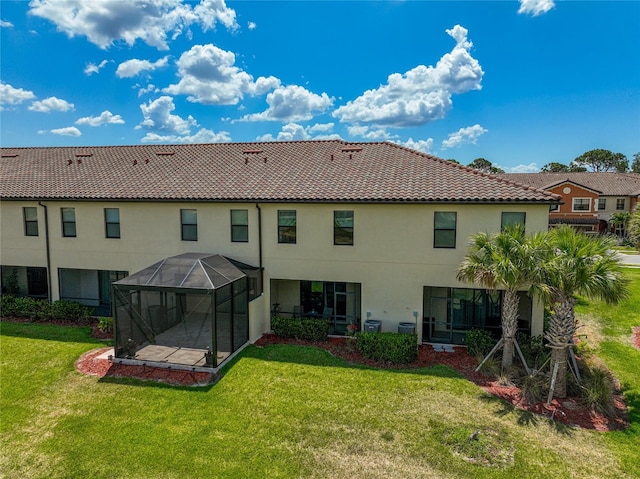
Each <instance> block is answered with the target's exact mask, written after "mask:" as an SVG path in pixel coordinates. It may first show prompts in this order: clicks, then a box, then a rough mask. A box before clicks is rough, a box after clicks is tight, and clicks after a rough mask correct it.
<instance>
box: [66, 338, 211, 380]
mask: <svg viewBox="0 0 640 479" xmlns="http://www.w3.org/2000/svg"><path fill="white" fill-rule="evenodd" d="M110 350H112V348H110V347H106V348H99V349H94V350H92V351H89V352H87V353H84V354H83V355H82V356H80V359H78V360H77V361H76V369H77V370H78V371H80V372H81V373H84V374H90V375H92V376H98V377H100V378H103V377H114V378H135V379H141V380H143V381H156V382H162V383H166V384H172V385H174V386H208V385H210V384H212V383H213V382H214V381H215V379H216V375H215V374H214V373H208V372H200V371H195V372H194V371H188V370H181V369H168V368H155V367H150V366H133V365H130V364H115V363H112V362H111V361H109V360H108V359H101V358H98V356H100V355H103V354H104V353H106V352H107V351H110Z"/></svg>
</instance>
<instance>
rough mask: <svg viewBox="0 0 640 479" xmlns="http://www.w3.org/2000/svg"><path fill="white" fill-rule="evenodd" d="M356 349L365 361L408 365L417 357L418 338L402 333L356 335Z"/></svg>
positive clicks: (364, 333) (361, 333)
mask: <svg viewBox="0 0 640 479" xmlns="http://www.w3.org/2000/svg"><path fill="white" fill-rule="evenodd" d="M356 338H357V342H356V344H357V347H358V351H359V352H360V354H362V356H363V357H365V358H367V359H372V360H374V361H384V362H390V363H393V364H409V363H412V362H413V361H415V360H416V359H417V357H418V337H417V335H415V334H403V333H388V332H385V333H378V332H367V331H365V332H360V333H356Z"/></svg>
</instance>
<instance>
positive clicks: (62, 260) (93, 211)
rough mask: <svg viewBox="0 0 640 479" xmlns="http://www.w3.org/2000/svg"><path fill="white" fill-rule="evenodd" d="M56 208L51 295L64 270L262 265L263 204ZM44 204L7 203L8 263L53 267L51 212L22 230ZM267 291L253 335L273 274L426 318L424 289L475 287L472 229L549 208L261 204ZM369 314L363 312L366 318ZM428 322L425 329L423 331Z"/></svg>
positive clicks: (536, 322) (544, 219) (262, 318)
mask: <svg viewBox="0 0 640 479" xmlns="http://www.w3.org/2000/svg"><path fill="white" fill-rule="evenodd" d="M45 204H46V205H47V207H48V214H49V240H50V251H51V269H52V272H51V275H50V276H51V279H52V283H51V290H52V299H57V298H59V294H60V292H59V284H58V274H57V271H58V269H60V268H69V269H91V270H116V271H129V272H130V273H133V272H136V271H139V270H141V269H143V268H145V267H147V266H149V265H150V264H153V263H154V262H157V261H160V260H161V259H163V258H166V257H168V256H174V255H177V254H181V253H185V252H206V253H219V254H222V255H224V256H228V257H230V258H233V259H235V260H238V261H241V262H244V263H247V264H250V265H253V266H258V265H259V241H258V236H259V235H258V214H259V210H258V208H257V207H256V205H255V204H249V203H247V204H232V203H226V204H223V203H203V202H201V203H196V202H194V203H177V202H172V203H159V202H156V203H150V202H128V203H125V202H74V201H68V202H62V201H56V202H53V201H48V202H46V203H45ZM23 206H37V202H20V201H3V203H2V215H1V218H0V229H1V231H2V242H1V245H0V256H1V257H2V264H3V265H16V266H27V265H28V266H46V253H45V226H44V216H43V213H44V209H43V208H42V207H40V206H38V219H39V236H38V237H35V238H31V237H26V236H24V227H23V218H22V207H23ZM62 207H73V208H75V212H76V227H77V228H76V229H77V237H75V238H65V237H62V223H61V212H60V208H62ZM106 207H109V208H120V225H121V237H120V238H119V239H108V238H105V224H104V211H103V208H106ZM181 208H190V209H197V212H198V213H197V223H198V240H197V241H182V240H181V233H180V209H181ZM231 209H247V210H248V212H249V241H248V242H247V243H232V242H231V240H230V235H231V232H230V210H231ZM279 209H283V210H284V209H286V210H292V209H295V210H296V211H297V242H296V244H278V231H277V211H278V210H279ZM334 210H352V211H354V245H353V246H345V245H340V246H337V245H334V244H333V211H334ZM260 211H261V214H262V243H263V244H262V257H263V266H264V268H265V271H264V281H263V287H264V296H263V298H262V299H260V300H258V301H254V302H252V303H251V327H250V334H251V339H256V338H257V337H259V336H260V334H262V333H263V332H265V331H266V330H267V329H268V327H269V326H268V325H269V316H270V308H271V303H273V302H274V301H271V299H270V287H271V281H270V280H271V279H277V280H318V281H337V282H347V283H360V284H361V285H362V289H361V300H362V311H371V312H372V316H371V319H378V320H381V321H382V329H383V330H384V331H396V330H397V326H398V323H400V322H414V321H415V318H414V316H413V311H418V314H419V318H421V317H422V316H423V311H422V309H423V307H422V304H423V287H424V286H459V287H470V285H468V284H464V283H460V282H458V281H457V280H456V279H455V276H456V269H457V266H458V265H459V264H460V262H461V261H462V260H463V258H464V256H465V254H466V251H467V241H468V238H469V236H470V235H472V234H474V233H477V232H480V231H487V232H496V231H499V230H500V226H501V213H502V212H506V211H512V212H525V213H526V228H527V231H528V232H534V231H543V230H546V229H547V225H548V206H547V205H465V204H442V205H414V204H404V205H392V204H389V205H385V204H291V203H286V204H266V203H265V204H260ZM436 211H439V212H450V211H455V212H457V231H456V247H455V248H450V249H448V248H437V249H436V248H434V247H433V241H434V238H433V237H434V231H433V228H434V225H433V223H434V212H436ZM363 319H364V318H363ZM420 323H421V321H419V324H418V331H417V332H418V334H419V337H421V330H420V329H421V324H420ZM532 329H533V332H534V334H536V333H541V332H542V308H541V306H539V305H538V306H535V307H534V316H533V323H532Z"/></svg>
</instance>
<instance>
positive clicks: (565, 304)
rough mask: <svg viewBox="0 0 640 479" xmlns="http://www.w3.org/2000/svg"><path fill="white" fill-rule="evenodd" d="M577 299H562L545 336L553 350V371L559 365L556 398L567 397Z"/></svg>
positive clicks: (555, 389) (555, 390)
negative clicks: (569, 358) (570, 348)
mask: <svg viewBox="0 0 640 479" xmlns="http://www.w3.org/2000/svg"><path fill="white" fill-rule="evenodd" d="M574 305H575V299H574V298H573V297H569V298H567V297H562V298H560V301H559V302H558V304H557V305H556V307H555V311H554V314H553V316H552V317H551V321H550V323H549V330H548V331H547V333H546V334H545V337H546V338H547V341H549V347H550V348H551V370H552V371H553V367H554V364H555V363H558V374H557V376H556V383H555V388H554V394H553V395H554V396H555V397H558V398H565V397H567V353H568V349H569V347H570V346H571V344H572V343H573V336H574V334H575V332H576V320H575V313H574Z"/></svg>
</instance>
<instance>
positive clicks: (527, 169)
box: [495, 163, 540, 173]
mask: <svg viewBox="0 0 640 479" xmlns="http://www.w3.org/2000/svg"><path fill="white" fill-rule="evenodd" d="M495 166H497V167H498V168H501V169H503V170H504V171H505V172H506V173H537V172H539V171H540V168H538V165H537V164H536V163H529V164H528V165H518V166H513V167H505V166H499V165H495Z"/></svg>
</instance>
